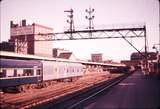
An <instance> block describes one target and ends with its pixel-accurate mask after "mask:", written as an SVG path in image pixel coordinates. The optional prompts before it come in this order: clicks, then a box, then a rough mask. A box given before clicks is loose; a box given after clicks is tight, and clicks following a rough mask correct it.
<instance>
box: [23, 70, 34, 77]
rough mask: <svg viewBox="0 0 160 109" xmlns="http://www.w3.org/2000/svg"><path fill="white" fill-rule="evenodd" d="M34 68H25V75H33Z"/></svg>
mask: <svg viewBox="0 0 160 109" xmlns="http://www.w3.org/2000/svg"><path fill="white" fill-rule="evenodd" d="M33 74H34V70H33V69H24V71H23V76H33Z"/></svg>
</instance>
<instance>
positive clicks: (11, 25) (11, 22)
mask: <svg viewBox="0 0 160 109" xmlns="http://www.w3.org/2000/svg"><path fill="white" fill-rule="evenodd" d="M10 27H11V28H13V27H14V24H13V21H12V20H11V21H10Z"/></svg>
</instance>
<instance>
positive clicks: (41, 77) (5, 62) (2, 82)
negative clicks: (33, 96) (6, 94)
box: [0, 59, 85, 91]
mask: <svg viewBox="0 0 160 109" xmlns="http://www.w3.org/2000/svg"><path fill="white" fill-rule="evenodd" d="M84 72H85V66H84V65H82V64H80V63H73V62H57V61H49V60H47V61H46V60H17V59H0V89H1V90H4V89H7V88H10V87H12V88H13V87H14V88H16V89H18V91H24V90H25V89H26V88H30V87H32V88H33V87H45V86H46V85H47V84H51V83H52V81H53V80H64V79H70V80H72V79H73V78H76V77H80V76H83V75H84Z"/></svg>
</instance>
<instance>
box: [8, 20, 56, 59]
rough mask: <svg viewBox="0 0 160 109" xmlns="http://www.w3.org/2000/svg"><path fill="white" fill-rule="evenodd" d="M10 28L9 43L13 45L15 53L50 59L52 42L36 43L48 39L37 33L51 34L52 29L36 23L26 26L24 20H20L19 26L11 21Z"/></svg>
mask: <svg viewBox="0 0 160 109" xmlns="http://www.w3.org/2000/svg"><path fill="white" fill-rule="evenodd" d="M10 27H11V30H10V34H11V39H10V41H11V42H14V43H15V52H17V53H23V54H34V55H39V56H47V57H52V48H53V47H52V46H53V45H52V41H38V40H44V38H45V37H48V36H47V35H44V36H42V35H40V34H39V33H42V34H44V33H53V29H52V28H50V27H46V26H43V25H39V24H36V23H33V24H32V25H27V24H26V20H22V22H21V24H20V25H18V24H14V23H13V21H11V25H10Z"/></svg>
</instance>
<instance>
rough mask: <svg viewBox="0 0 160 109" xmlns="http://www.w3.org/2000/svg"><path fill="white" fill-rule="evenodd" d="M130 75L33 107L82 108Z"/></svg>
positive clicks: (46, 108)
mask: <svg viewBox="0 0 160 109" xmlns="http://www.w3.org/2000/svg"><path fill="white" fill-rule="evenodd" d="M128 76H129V74H125V75H121V76H119V77H117V78H114V79H111V80H109V81H103V82H101V83H98V84H95V85H93V86H90V87H88V88H85V89H84V90H79V91H76V92H75V93H71V94H68V95H67V96H64V97H62V98H60V99H57V100H56V101H49V102H46V103H45V104H40V105H37V106H35V107H32V108H33V109H40V108H43V109H50V108H52V109H79V108H80V109H81V108H83V106H84V105H86V103H87V101H89V100H90V99H92V98H94V97H96V95H99V94H101V93H103V92H104V91H105V90H108V89H110V88H111V87H113V86H114V85H116V84H118V83H119V82H120V81H122V80H123V79H125V78H126V77H128Z"/></svg>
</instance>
